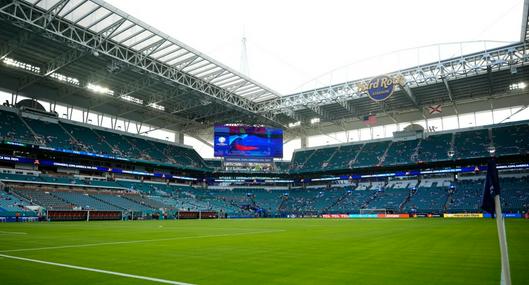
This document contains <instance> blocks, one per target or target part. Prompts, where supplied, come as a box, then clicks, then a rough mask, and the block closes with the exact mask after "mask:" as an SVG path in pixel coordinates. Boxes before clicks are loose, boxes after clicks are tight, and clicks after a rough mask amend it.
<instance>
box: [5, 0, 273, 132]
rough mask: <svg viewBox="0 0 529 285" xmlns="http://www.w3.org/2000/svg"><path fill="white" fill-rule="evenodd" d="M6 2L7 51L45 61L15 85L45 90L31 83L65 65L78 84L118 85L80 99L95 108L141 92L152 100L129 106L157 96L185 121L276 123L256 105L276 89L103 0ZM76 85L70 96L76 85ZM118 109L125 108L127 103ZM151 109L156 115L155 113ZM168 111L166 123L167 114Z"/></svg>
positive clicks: (141, 97)
mask: <svg viewBox="0 0 529 285" xmlns="http://www.w3.org/2000/svg"><path fill="white" fill-rule="evenodd" d="M0 3H2V4H1V6H0V12H1V15H2V19H3V20H4V21H6V22H7V23H8V24H10V25H5V24H3V25H2V26H3V27H4V26H5V27H6V28H5V29H2V35H1V36H2V41H3V42H6V44H5V45H4V46H3V47H2V48H3V49H2V50H3V51H2V54H0V57H2V58H3V57H6V56H9V58H13V59H15V60H17V61H19V62H24V63H29V64H31V65H33V66H37V67H43V68H41V69H40V71H39V72H37V73H36V74H31V73H32V72H31V70H24V71H25V72H27V73H30V75H28V76H29V77H31V78H28V80H22V82H23V83H22V84H19V85H18V86H14V87H15V88H13V90H16V91H18V92H20V93H27V94H28V95H29V96H30V97H35V96H40V95H33V94H31V92H29V90H30V89H29V87H31V86H33V85H35V84H43V85H50V84H51V83H50V82H46V83H45V82H44V81H50V80H51V81H53V79H54V78H53V77H51V75H52V74H53V73H60V74H61V75H65V76H67V77H71V78H75V79H78V80H79V81H80V83H79V84H74V86H73V87H85V86H87V85H88V84H96V83H97V84H98V85H101V86H105V87H108V88H109V89H111V90H113V91H115V92H114V94H113V95H112V97H114V98H107V99H100V100H99V101H101V102H96V103H95V105H91V104H90V103H88V104H83V105H82V106H81V107H84V108H90V109H92V110H97V109H96V108H97V107H103V106H102V105H106V104H108V105H111V104H112V103H111V101H113V100H112V99H119V98H121V99H123V98H130V97H134V98H136V99H139V100H133V102H134V101H135V102H140V100H141V102H142V104H140V105H144V107H145V108H143V110H137V111H136V110H129V111H127V114H133V113H135V112H146V111H152V110H149V108H148V106H149V104H151V106H153V105H154V104H155V105H154V106H163V109H164V112H165V113H167V115H172V117H175V118H178V119H180V121H189V122H193V121H196V122H205V121H206V119H207V121H211V122H214V121H216V120H219V121H222V120H221V118H219V117H218V115H216V114H217V113H218V114H222V116H223V117H226V116H229V117H231V119H234V118H241V117H242V118H244V117H245V116H249V117H251V118H248V119H250V120H252V121H256V122H262V123H268V124H277V122H274V121H273V120H271V118H269V117H268V116H267V114H262V113H259V114H258V113H257V109H256V102H260V101H264V100H267V99H271V98H275V97H278V96H279V95H278V93H277V92H275V91H273V90H272V89H270V88H268V87H266V86H263V85H262V84H260V83H258V82H255V81H254V80H252V79H250V78H248V77H246V76H244V75H242V74H240V73H239V72H237V71H234V70H233V69H230V68H228V67H226V66H225V65H223V64H221V63H219V62H217V61H215V60H214V59H212V58H210V57H208V56H206V55H204V54H202V53H200V52H198V51H196V50H194V49H193V48H191V47H189V46H187V45H185V44H183V43H181V42H179V41H177V40H175V39H174V38H171V37H170V36H168V35H166V34H164V33H162V32H160V31H158V30H156V29H155V28H153V27H151V26H149V25H147V24H145V23H143V22H142V21H140V20H138V19H135V18H134V17H132V16H130V15H128V14H126V13H124V12H122V11H120V10H118V9H116V8H115V7H112V6H111V5H109V4H107V3H105V2H103V1H99V0H46V1H43V0H28V1H1V2H0ZM36 35H38V36H36ZM26 81H27V82H26ZM55 83H56V82H55ZM63 83H64V82H63ZM66 83H68V82H66ZM51 85H56V84H51ZM23 91H26V92H23ZM77 91H79V90H77ZM69 92H71V93H72V94H70V95H69V96H71V95H73V93H77V92H76V91H75V90H70V91H69ZM63 99H65V100H68V98H66V97H64V98H63ZM114 101H115V100H114ZM128 102H130V101H128ZM80 103H82V101H79V102H72V105H79V104H80ZM206 106H207V107H206ZM100 109H104V108H100ZM140 109H142V108H140ZM151 109H154V108H151ZM159 109H160V108H159ZM108 111H111V110H108ZM159 111H160V110H159ZM111 114H113V115H120V116H124V115H126V114H123V113H120V110H115V111H114V112H111ZM155 116H156V115H155ZM148 117H150V118H151V119H152V114H149V115H148ZM161 117H163V118H164V120H165V122H166V123H167V120H166V119H167V118H165V116H163V115H161ZM134 118H135V119H137V117H134ZM186 119H188V120H186ZM140 121H141V120H140ZM152 121H156V120H152ZM151 124H152V122H151Z"/></svg>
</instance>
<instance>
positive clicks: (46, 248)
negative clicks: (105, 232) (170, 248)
mask: <svg viewBox="0 0 529 285" xmlns="http://www.w3.org/2000/svg"><path fill="white" fill-rule="evenodd" d="M284 231H285V230H270V231H255V232H243V233H230V234H215V235H202V236H185V237H173V238H158V239H144V240H127V241H116V242H100V243H86V244H70V245H59V246H47V247H35V248H20V249H8V250H0V253H9V252H21V251H37V250H51V249H65V248H80V247H94V246H107V245H120V244H134V243H148V242H159V241H172V240H185V239H202V238H214V237H229V236H240V235H254V234H267V233H279V232H284Z"/></svg>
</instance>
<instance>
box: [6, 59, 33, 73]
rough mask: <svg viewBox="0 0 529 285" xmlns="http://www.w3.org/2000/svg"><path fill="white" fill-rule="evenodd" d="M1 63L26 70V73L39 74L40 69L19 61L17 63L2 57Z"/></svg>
mask: <svg viewBox="0 0 529 285" xmlns="http://www.w3.org/2000/svg"><path fill="white" fill-rule="evenodd" d="M2 61H3V62H4V64H6V65H7V66H11V67H15V68H20V69H24V70H27V71H31V72H33V73H40V67H38V66H34V65H31V64H29V63H25V62H21V61H18V60H14V59H12V58H9V57H4V58H3V59H2Z"/></svg>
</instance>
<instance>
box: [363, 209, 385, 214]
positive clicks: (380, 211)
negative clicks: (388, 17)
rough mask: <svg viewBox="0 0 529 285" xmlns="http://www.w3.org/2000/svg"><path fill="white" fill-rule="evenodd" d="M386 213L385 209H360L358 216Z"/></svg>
mask: <svg viewBox="0 0 529 285" xmlns="http://www.w3.org/2000/svg"><path fill="white" fill-rule="evenodd" d="M387 213H388V211H387V209H385V208H380V209H360V214H362V215H367V214H384V215H385V214H387Z"/></svg>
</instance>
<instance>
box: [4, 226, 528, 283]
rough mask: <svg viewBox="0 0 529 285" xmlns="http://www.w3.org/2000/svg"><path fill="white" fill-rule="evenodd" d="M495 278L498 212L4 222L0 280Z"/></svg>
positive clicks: (513, 256)
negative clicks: (489, 215) (494, 215)
mask: <svg viewBox="0 0 529 285" xmlns="http://www.w3.org/2000/svg"><path fill="white" fill-rule="evenodd" d="M506 223H507V233H508V242H509V247H510V261H511V268H512V278H513V284H529V270H527V260H528V258H529V221H527V220H507V221H506ZM499 277H500V256H499V247H498V239H497V234H496V224H495V221H494V220H470V219H468V220H463V219H450V220H447V219H410V220H325V219H291V220H285V219H248V220H189V221H174V220H169V221H134V222H131V221H129V222H121V221H119V222H88V223H84V222H71V223H69V222H64V223H26V224H0V284H2V285H7V284H55V285H57V284H157V283H158V284H163V283H168V284H184V283H186V284H480V285H483V284H495V285H496V284H499ZM153 278H156V279H158V280H154V279H153Z"/></svg>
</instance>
